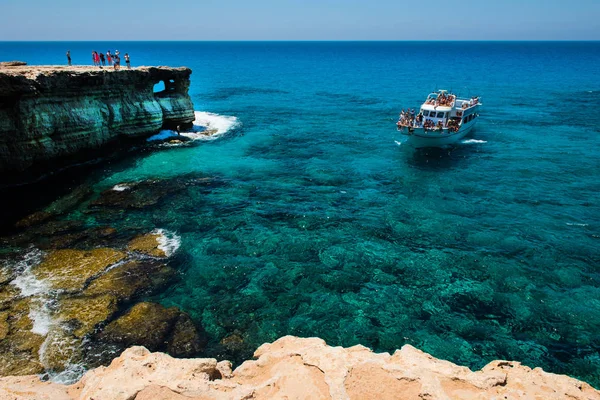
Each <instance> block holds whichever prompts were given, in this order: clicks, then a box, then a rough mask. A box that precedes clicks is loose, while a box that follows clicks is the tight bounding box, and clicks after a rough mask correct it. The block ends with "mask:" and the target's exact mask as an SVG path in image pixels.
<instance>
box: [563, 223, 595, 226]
mask: <svg viewBox="0 0 600 400" xmlns="http://www.w3.org/2000/svg"><path fill="white" fill-rule="evenodd" d="M567 225H569V226H590V224H578V223H575V222H567Z"/></svg>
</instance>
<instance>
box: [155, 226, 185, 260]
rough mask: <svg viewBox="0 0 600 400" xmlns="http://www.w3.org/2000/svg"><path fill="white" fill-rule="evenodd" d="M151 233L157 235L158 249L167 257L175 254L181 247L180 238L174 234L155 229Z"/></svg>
mask: <svg viewBox="0 0 600 400" xmlns="http://www.w3.org/2000/svg"><path fill="white" fill-rule="evenodd" d="M152 233H153V234H154V235H158V248H159V249H160V250H162V251H164V252H165V255H166V256H167V257H171V256H172V255H173V254H175V252H176V251H177V249H179V246H181V237H180V236H179V235H177V234H176V233H174V232H171V231H167V230H165V229H155V230H154V231H152Z"/></svg>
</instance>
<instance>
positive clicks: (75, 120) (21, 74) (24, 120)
mask: <svg viewBox="0 0 600 400" xmlns="http://www.w3.org/2000/svg"><path fill="white" fill-rule="evenodd" d="M191 72H192V71H191V70H190V69H188V68H167V67H159V68H154V67H140V68H134V69H131V70H121V71H114V70H112V69H102V70H99V69H98V68H92V67H83V66H70V67H67V66H64V67H60V66H53V67H50V66H47V67H42V66H26V67H23V66H20V67H19V66H10V67H9V66H8V65H6V64H3V65H0V173H2V176H3V177H6V179H8V178H9V177H10V174H6V172H8V171H17V172H21V171H24V170H27V169H28V168H31V167H35V168H36V169H38V170H39V171H40V172H47V170H44V167H50V168H57V167H58V163H57V161H59V160H63V161H64V163H66V164H69V163H72V162H74V161H77V160H76V158H79V159H84V158H85V154H86V153H87V154H90V152H91V151H93V150H96V149H99V148H102V147H104V146H105V145H106V144H108V143H110V142H114V141H115V140H116V139H118V138H122V137H140V136H143V135H151V134H155V133H158V131H159V130H160V129H161V127H162V126H163V125H164V126H171V125H178V124H189V123H191V122H193V121H194V107H193V104H192V101H191V99H190V97H189V94H188V89H189V85H190V80H189V77H190V74H191ZM159 81H164V82H165V83H166V84H167V83H168V85H169V89H170V90H169V91H168V92H166V93H159V94H154V93H153V86H154V84H155V83H158V82H159ZM171 81H173V83H171Z"/></svg>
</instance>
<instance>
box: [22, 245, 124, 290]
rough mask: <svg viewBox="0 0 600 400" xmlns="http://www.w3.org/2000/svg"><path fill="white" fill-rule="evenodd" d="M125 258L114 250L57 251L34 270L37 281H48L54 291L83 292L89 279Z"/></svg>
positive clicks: (51, 253) (121, 253) (50, 254)
mask: <svg viewBox="0 0 600 400" xmlns="http://www.w3.org/2000/svg"><path fill="white" fill-rule="evenodd" d="M124 258H125V253H123V252H121V251H117V250H113V249H108V248H103V249H93V250H87V251H84V250H72V249H66V250H56V251H53V252H50V253H49V254H48V255H47V256H46V258H45V259H44V261H43V262H42V263H41V264H39V265H38V266H36V267H35V268H34V269H33V273H34V275H35V276H36V278H37V279H43V280H46V281H48V282H49V283H50V284H51V286H52V287H53V288H54V289H60V290H66V291H79V290H82V289H83V288H84V286H85V284H86V283H87V281H88V280H89V279H91V278H92V277H94V276H96V275H98V274H100V273H101V272H102V271H104V270H105V269H106V268H108V267H109V266H111V265H113V264H115V263H117V262H119V261H121V260H122V259H124Z"/></svg>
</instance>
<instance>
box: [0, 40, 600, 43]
mask: <svg viewBox="0 0 600 400" xmlns="http://www.w3.org/2000/svg"><path fill="white" fill-rule="evenodd" d="M77 42H81V43H86V42H140V43H144V42H146V43H151V42H182V43H185V42H189V43H194V42H196V43H197V42H223V43H226V42H230V43H233V42H236V43H239V42H246V43H277V42H280V43H286V42H288V43H289V42H329V43H331V42H415V43H422V42H471V43H486V42H514V43H522V42H600V39H486V40H478V39H427V40H422V39H419V40H417V39H290V40H278V39H257V40H247V39H227V40H225V39H214V40H165V39H156V40H132V39H102V40H97V39H95V40H0V43H77Z"/></svg>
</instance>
